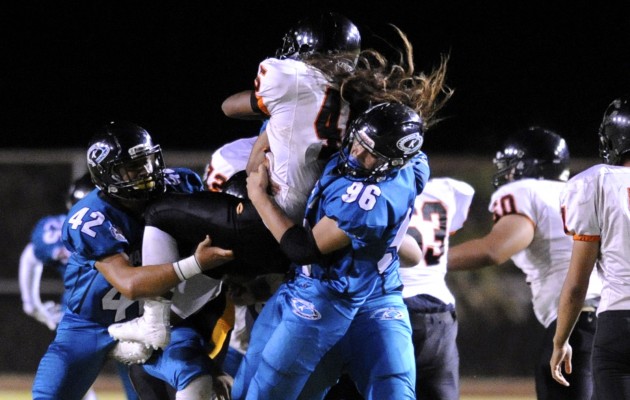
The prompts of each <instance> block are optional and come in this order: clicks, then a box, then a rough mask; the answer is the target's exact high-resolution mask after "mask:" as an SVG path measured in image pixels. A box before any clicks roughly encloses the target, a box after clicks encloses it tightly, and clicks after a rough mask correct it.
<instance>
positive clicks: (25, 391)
mask: <svg viewBox="0 0 630 400" xmlns="http://www.w3.org/2000/svg"><path fill="white" fill-rule="evenodd" d="M32 382H33V377H32V376H29V375H1V376H0V400H30V399H31V393H30V386H31V383H32ZM94 388H95V390H96V394H97V397H98V400H126V399H125V396H124V394H123V391H122V387H121V385H120V382H119V381H118V378H117V377H116V376H101V377H99V379H98V380H97V381H96V383H95V385H94ZM461 393H462V395H461V399H460V400H535V399H536V395H535V393H534V383H533V379H527V378H525V379H519V378H503V377H497V378H487V377H484V378H473V377H467V378H463V379H462V381H461Z"/></svg>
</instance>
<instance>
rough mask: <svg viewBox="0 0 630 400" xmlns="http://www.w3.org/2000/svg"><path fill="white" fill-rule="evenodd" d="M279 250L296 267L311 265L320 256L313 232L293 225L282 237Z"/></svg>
mask: <svg viewBox="0 0 630 400" xmlns="http://www.w3.org/2000/svg"><path fill="white" fill-rule="evenodd" d="M280 248H281V249H282V251H283V252H284V254H286V256H287V257H288V258H289V260H291V261H292V262H294V263H296V264H298V265H307V264H312V263H314V262H317V261H319V260H320V258H321V256H322V253H321V252H320V251H319V248H318V247H317V243H316V242H315V237H314V236H313V232H312V231H311V230H310V229H306V228H303V227H301V226H298V225H293V226H292V227H291V228H289V229H288V230H287V231H286V232H285V233H284V235H282V238H281V239H280Z"/></svg>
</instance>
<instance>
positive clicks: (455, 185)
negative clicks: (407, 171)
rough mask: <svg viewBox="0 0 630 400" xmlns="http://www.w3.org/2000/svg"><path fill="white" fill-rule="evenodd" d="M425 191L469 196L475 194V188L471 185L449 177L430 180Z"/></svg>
mask: <svg viewBox="0 0 630 400" xmlns="http://www.w3.org/2000/svg"><path fill="white" fill-rule="evenodd" d="M425 190H436V191H443V190H447V191H450V192H455V193H459V194H462V195H469V196H473V195H474V194H475V188H473V187H472V186H471V185H470V184H468V183H466V182H464V181H460V180H457V179H454V178H447V177H439V178H438V177H436V178H431V179H429V181H428V182H427V186H426V188H425Z"/></svg>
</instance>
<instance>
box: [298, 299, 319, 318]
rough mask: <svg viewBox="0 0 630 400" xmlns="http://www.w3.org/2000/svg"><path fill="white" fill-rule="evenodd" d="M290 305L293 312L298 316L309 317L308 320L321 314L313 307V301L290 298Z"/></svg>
mask: <svg viewBox="0 0 630 400" xmlns="http://www.w3.org/2000/svg"><path fill="white" fill-rule="evenodd" d="M291 307H293V314H295V315H297V316H298V317H300V318H304V319H310V320H313V321H314V320H318V319H320V318H321V317H322V315H321V314H320V313H319V311H317V309H315V306H314V305H313V303H311V302H309V301H306V300H303V299H298V298H295V297H293V298H291Z"/></svg>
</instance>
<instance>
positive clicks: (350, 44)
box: [276, 12, 361, 60]
mask: <svg viewBox="0 0 630 400" xmlns="http://www.w3.org/2000/svg"><path fill="white" fill-rule="evenodd" d="M282 40H283V41H282V47H280V48H279V49H278V50H277V51H276V58H280V59H283V58H293V59H298V60H299V59H302V58H303V57H304V56H307V55H310V54H313V53H320V54H337V53H342V52H347V53H354V55H355V56H358V55H359V52H360V51H361V34H360V33H359V29H358V28H357V27H356V26H355V25H354V24H353V23H352V21H350V20H349V19H348V18H346V17H344V16H343V15H341V14H338V13H335V12H325V13H322V14H320V15H316V16H311V17H308V18H305V19H303V20H301V21H299V22H298V23H297V24H295V25H294V26H293V27H292V28H291V29H290V30H289V31H288V32H287V33H286V34H285V35H284V38H282ZM353 58H356V57H353Z"/></svg>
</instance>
